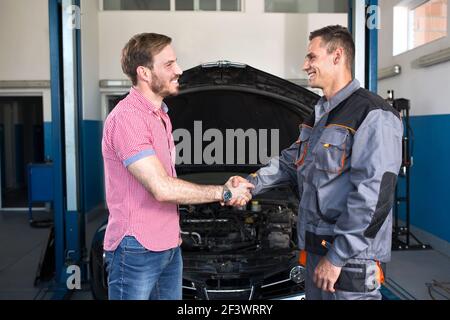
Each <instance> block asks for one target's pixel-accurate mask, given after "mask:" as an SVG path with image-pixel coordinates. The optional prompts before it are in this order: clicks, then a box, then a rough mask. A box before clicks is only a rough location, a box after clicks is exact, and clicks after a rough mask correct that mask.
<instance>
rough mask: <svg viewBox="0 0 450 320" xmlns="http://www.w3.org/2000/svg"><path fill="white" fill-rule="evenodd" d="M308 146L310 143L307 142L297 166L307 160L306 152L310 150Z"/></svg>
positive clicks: (296, 163)
mask: <svg viewBox="0 0 450 320" xmlns="http://www.w3.org/2000/svg"><path fill="white" fill-rule="evenodd" d="M308 146H309V143H306V145H305V147H304V148H303V153H302V156H301V157H300V159H298V160H297V161H296V162H295V165H296V166H297V167H299V166H301V165H303V163H304V162H305V158H306V153H307V152H308Z"/></svg>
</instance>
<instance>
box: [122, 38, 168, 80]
mask: <svg viewBox="0 0 450 320" xmlns="http://www.w3.org/2000/svg"><path fill="white" fill-rule="evenodd" d="M171 42H172V39H171V38H169V37H168V36H165V35H162V34H157V33H140V34H137V35H135V36H133V37H132V38H131V39H130V40H129V41H128V42H127V44H126V45H125V47H124V48H123V50H122V59H121V63H122V70H123V72H124V73H125V74H126V75H127V76H128V77H129V78H130V79H131V81H132V82H133V85H136V84H137V72H136V69H137V68H138V67H139V66H146V67H149V68H152V67H153V57H154V56H155V55H157V54H158V53H160V52H161V51H162V50H163V49H164V48H165V47H166V46H168V45H169V44H170V43H171Z"/></svg>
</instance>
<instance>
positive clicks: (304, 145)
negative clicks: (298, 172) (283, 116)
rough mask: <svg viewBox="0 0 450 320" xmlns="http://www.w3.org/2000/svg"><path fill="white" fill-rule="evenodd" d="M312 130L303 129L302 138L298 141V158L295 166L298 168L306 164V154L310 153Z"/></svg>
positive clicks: (308, 128)
mask: <svg viewBox="0 0 450 320" xmlns="http://www.w3.org/2000/svg"><path fill="white" fill-rule="evenodd" d="M311 131H312V128H310V127H302V128H301V131H300V137H299V138H298V140H297V143H298V144H299V147H298V151H297V157H296V159H295V165H296V166H297V167H299V166H302V165H303V163H304V162H305V158H306V154H307V153H308V148H309V138H310V137H311Z"/></svg>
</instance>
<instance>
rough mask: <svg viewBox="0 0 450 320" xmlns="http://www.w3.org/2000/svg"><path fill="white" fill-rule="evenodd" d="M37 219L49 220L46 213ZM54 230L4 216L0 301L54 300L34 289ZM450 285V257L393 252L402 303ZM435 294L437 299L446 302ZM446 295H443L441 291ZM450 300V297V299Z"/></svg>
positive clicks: (394, 286)
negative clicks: (434, 284)
mask: <svg viewBox="0 0 450 320" xmlns="http://www.w3.org/2000/svg"><path fill="white" fill-rule="evenodd" d="M34 216H35V218H36V219H45V218H49V217H50V216H49V214H48V213H45V212H40V213H39V212H38V213H35V215H34ZM105 219H106V212H105V211H104V210H96V211H95V212H93V213H89V215H88V219H87V223H86V245H87V246H88V247H89V246H90V243H91V240H92V236H93V234H94V233H95V231H96V229H97V228H98V226H100V225H101V224H102V222H103V221H105ZM49 230H50V229H48V228H47V229H36V228H31V227H30V225H29V223H28V215H27V213H26V212H5V211H3V212H0V300H15V299H21V300H22V299H25V300H32V299H51V298H52V297H53V295H54V294H55V291H54V290H52V289H51V288H50V289H49V284H43V285H41V286H40V287H39V286H38V287H35V286H34V285H33V283H34V280H35V276H36V271H37V268H38V264H39V260H40V257H41V254H42V251H43V250H44V249H45V246H46V243H47V239H48V235H49ZM433 280H436V281H438V282H441V283H445V282H446V283H450V257H448V256H446V255H443V254H441V253H439V252H438V251H435V250H422V251H393V252H392V261H391V262H390V263H389V264H388V266H387V276H386V288H387V289H388V290H389V291H390V292H392V293H393V294H394V295H396V296H397V297H399V298H400V299H411V300H414V299H420V300H430V299H431V297H430V294H429V292H428V287H427V283H432V282H433ZM433 292H434V294H433V295H434V296H435V297H436V298H440V299H443V297H442V296H440V295H439V294H438V293H436V292H435V291H433ZM441 292H442V291H441ZM447 296H448V295H447ZM71 299H75V300H90V299H92V294H91V293H90V288H89V284H87V283H85V284H83V285H82V290H79V291H75V292H74V293H73V294H72V296H71Z"/></svg>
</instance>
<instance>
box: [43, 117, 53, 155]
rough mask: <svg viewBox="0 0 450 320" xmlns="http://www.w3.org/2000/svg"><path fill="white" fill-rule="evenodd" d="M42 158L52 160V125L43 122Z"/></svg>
mask: <svg viewBox="0 0 450 320" xmlns="http://www.w3.org/2000/svg"><path fill="white" fill-rule="evenodd" d="M44 158H45V159H53V157H52V123H51V122H44Z"/></svg>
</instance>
